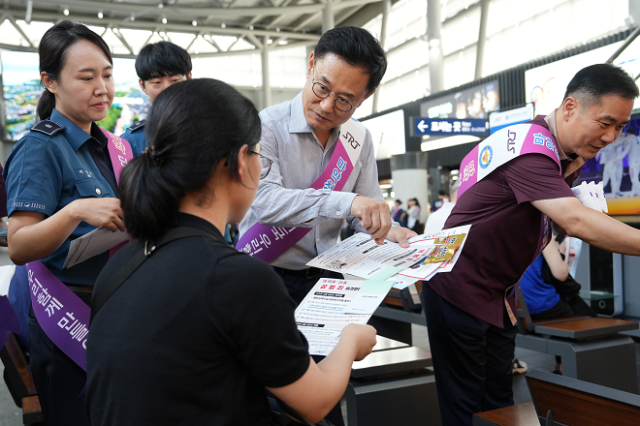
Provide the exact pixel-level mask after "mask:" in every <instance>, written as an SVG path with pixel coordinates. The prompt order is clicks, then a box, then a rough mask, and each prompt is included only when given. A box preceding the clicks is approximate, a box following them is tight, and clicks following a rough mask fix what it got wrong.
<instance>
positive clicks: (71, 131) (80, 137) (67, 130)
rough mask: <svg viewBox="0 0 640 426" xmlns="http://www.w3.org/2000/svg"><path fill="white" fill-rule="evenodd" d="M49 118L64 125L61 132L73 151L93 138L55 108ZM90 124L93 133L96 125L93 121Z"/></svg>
mask: <svg viewBox="0 0 640 426" xmlns="http://www.w3.org/2000/svg"><path fill="white" fill-rule="evenodd" d="M49 120H51V121H53V122H54V123H56V124H59V125H61V126H62V127H64V132H63V133H64V135H65V137H66V139H67V141H68V142H69V145H71V148H73V150H74V151H77V150H78V149H80V147H81V146H82V145H83V144H84V143H85V142H86V141H88V140H89V139H92V138H93V136H92V135H89V134H87V132H85V131H84V130H82V129H81V128H80V127H78V125H77V124H76V123H74V122H73V121H71V120H69V119H68V118H67V117H65V116H64V115H62V114H61V113H60V112H58V110H57V109H55V108H54V109H53V111H52V112H51V117H49ZM91 126H92V127H91V133H92V134H95V131H94V130H95V129H94V128H93V126H96V127H97V125H96V124H95V123H92V124H91Z"/></svg>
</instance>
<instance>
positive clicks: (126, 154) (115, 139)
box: [101, 129, 133, 259]
mask: <svg viewBox="0 0 640 426" xmlns="http://www.w3.org/2000/svg"><path fill="white" fill-rule="evenodd" d="M101 130H102V133H104V135H105V136H106V137H107V139H109V145H108V149H109V158H110V159H111V165H112V166H113V174H114V175H116V183H117V184H118V185H120V175H121V174H122V169H124V166H126V165H127V163H128V162H129V161H131V160H133V152H132V151H131V145H129V142H127V141H126V140H125V139H122V138H121V137H120V136H117V135H114V134H113V133H111V132H108V131H106V130H104V129H101ZM127 242H128V241H123V242H121V243H120V244H118V245H117V246H115V247H113V248H111V249H110V250H109V259H111V258H112V257H113V255H115V254H116V253H117V252H118V250H120V249H121V248H122V247H124V246H125V245H126V244H127Z"/></svg>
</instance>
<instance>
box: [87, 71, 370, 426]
mask: <svg viewBox="0 0 640 426" xmlns="http://www.w3.org/2000/svg"><path fill="white" fill-rule="evenodd" d="M147 124H148V126H147V132H148V133H147V135H148V136H149V146H151V149H149V150H148V151H147V152H145V153H144V154H143V155H142V156H141V157H139V158H138V159H135V160H134V161H132V162H130V163H129V165H127V167H125V169H124V171H123V173H122V180H121V191H120V196H121V203H122V208H123V211H124V216H125V221H126V222H125V224H126V227H127V231H128V232H129V233H130V235H131V236H132V237H133V242H132V243H130V244H128V245H127V246H125V247H124V248H123V249H122V250H120V252H118V254H117V255H116V256H114V257H113V259H112V260H111V261H110V262H109V263H108V264H107V266H106V267H105V269H104V270H103V272H102V273H101V275H100V276H99V278H98V281H97V283H96V292H97V293H99V292H100V289H101V286H104V285H105V282H106V281H107V280H109V278H110V277H111V276H112V275H113V274H115V273H116V272H117V271H118V270H120V268H122V267H123V265H124V264H126V263H127V262H128V260H129V258H131V257H132V256H133V255H135V254H136V253H138V252H139V250H140V249H141V246H142V244H141V243H142V242H149V244H150V245H149V247H151V246H152V245H153V244H154V242H157V241H158V240H159V238H161V237H162V236H163V235H164V234H165V233H166V232H167V231H168V230H170V229H172V228H174V227H176V226H179V227H186V228H190V229H192V230H194V229H195V230H198V232H199V233H200V234H201V235H198V236H191V237H188V238H182V239H179V240H175V241H172V242H169V243H167V244H166V245H163V246H161V247H159V248H158V249H157V250H156V251H154V252H153V253H152V254H151V255H150V256H149V257H148V258H147V260H146V261H145V262H144V263H142V264H141V266H139V267H138V269H136V270H135V272H133V273H132V274H131V275H130V276H129V278H127V279H126V280H125V281H124V283H123V284H122V286H121V287H120V288H118V290H117V291H116V292H115V293H113V295H112V296H111V297H110V298H109V299H108V300H107V302H106V303H105V304H104V305H103V307H102V309H101V310H100V311H99V312H97V313H96V314H95V317H94V318H93V321H92V323H91V333H90V337H89V340H88V346H87V364H88V368H87V370H88V371H87V374H88V389H87V396H86V411H87V415H88V417H89V420H90V423H91V424H92V425H97V426H98V425H99V426H102V425H117V426H126V425H172V426H173V425H193V424H198V425H204V424H206V425H217V426H220V425H269V424H271V423H272V421H273V417H272V413H271V411H270V408H269V404H268V402H267V396H266V390H269V391H270V392H271V393H273V394H274V395H275V396H277V397H278V398H279V399H281V400H282V401H284V402H285V403H286V404H287V405H289V406H290V407H292V408H293V409H294V410H296V411H297V412H298V413H299V414H301V415H302V416H303V417H304V418H305V419H307V420H308V421H311V422H318V421H320V420H321V419H322V418H323V417H324V416H325V415H326V413H328V412H329V410H330V409H331V408H332V407H333V406H335V404H336V403H337V402H338V401H339V400H340V398H341V396H342V395H343V393H344V391H345V389H346V386H347V383H348V380H349V375H350V372H351V365H352V363H353V361H354V360H359V359H362V358H364V357H365V356H366V355H367V354H369V353H370V352H371V349H372V347H373V346H374V344H375V329H374V328H373V327H371V326H368V325H349V326H347V327H346V328H345V329H344V330H343V332H342V337H341V339H340V341H339V343H338V345H337V346H336V348H335V349H334V350H333V352H331V354H330V355H329V356H328V357H327V358H326V359H324V360H323V361H322V362H321V363H319V364H316V363H315V362H314V361H313V360H312V359H311V358H310V356H309V353H308V344H307V341H306V339H305V338H304V336H303V335H302V334H301V333H300V332H299V331H298V330H297V328H296V323H295V319H294V310H295V303H294V302H293V300H292V299H291V298H290V297H289V295H288V294H287V291H286V288H285V287H284V283H283V281H282V279H281V278H280V277H279V276H278V274H276V273H275V272H274V271H273V269H272V268H271V267H270V266H269V265H268V264H266V263H264V262H262V261H261V260H258V259H255V258H252V257H250V256H248V255H246V254H244V253H241V252H237V251H236V250H234V249H233V248H231V247H229V246H228V245H227V244H226V243H225V242H224V239H223V237H222V230H223V229H224V226H225V224H226V223H228V222H239V221H240V220H241V219H242V217H243V216H244V214H245V213H246V212H247V210H248V209H249V206H250V205H251V203H252V201H253V199H254V197H255V194H256V191H257V189H258V183H259V179H260V178H261V177H264V176H266V175H267V174H268V173H269V169H270V163H269V162H268V161H265V160H262V159H261V157H260V154H259V152H260V146H259V143H258V142H259V140H260V133H261V126H260V118H259V116H258V112H257V111H256V110H255V108H254V107H253V105H252V104H251V102H250V101H249V100H247V99H246V98H245V97H243V96H242V95H240V94H239V93H238V92H237V91H236V90H235V89H233V88H232V87H231V86H229V85H227V84H226V83H223V82H220V81H217V80H211V79H198V80H189V81H185V82H181V83H177V84H175V85H173V86H171V87H169V88H167V89H166V90H165V91H164V92H162V93H161V94H160V95H159V96H158V98H157V99H156V101H155V102H154V104H153V106H152V108H151V112H150V114H149V118H148V123H147Z"/></svg>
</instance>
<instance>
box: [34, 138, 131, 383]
mask: <svg viewBox="0 0 640 426" xmlns="http://www.w3.org/2000/svg"><path fill="white" fill-rule="evenodd" d="M102 131H103V133H104V134H105V136H107V138H108V139H109V145H108V149H109V156H110V159H111V164H112V166H113V172H114V174H115V177H116V182H117V183H120V174H121V173H122V169H123V168H124V166H126V165H127V163H128V162H129V160H131V159H132V158H133V154H132V152H131V146H130V145H129V142H127V141H126V140H124V139H122V138H120V137H118V136H116V135H114V134H112V133H110V132H108V131H106V130H104V129H102ZM124 244H125V243H123V244H119V245H118V246H116V247H114V248H112V249H111V250H110V251H109V257H111V256H112V255H113V254H114V253H115V251H117V250H118V249H119V248H120V247H122V246H123V245H124ZM27 271H28V278H29V289H30V290H31V306H32V307H33V312H34V313H35V315H36V318H37V320H38V323H39V324H40V327H42V330H44V332H45V333H46V335H47V337H49V339H51V341H52V342H53V343H54V344H55V345H56V346H57V347H58V348H60V350H62V352H64V353H65V354H66V355H67V356H68V357H69V358H71V359H72V360H73V361H74V362H75V363H76V364H78V365H79V366H80V367H81V368H82V369H83V370H85V371H86V370H87V351H86V349H87V346H86V345H87V336H88V335H89V320H90V318H91V309H90V308H89V307H88V306H87V305H86V304H85V303H84V302H83V301H82V300H81V299H80V298H79V297H78V296H77V295H76V294H75V293H74V292H73V291H71V290H70V289H69V288H68V287H67V286H66V285H64V284H63V283H62V281H60V280H59V279H58V278H57V277H56V276H55V275H53V273H52V272H51V271H49V270H48V269H47V268H46V267H45V266H44V265H43V264H42V262H41V261H39V260H36V261H34V262H29V263H28V264H27Z"/></svg>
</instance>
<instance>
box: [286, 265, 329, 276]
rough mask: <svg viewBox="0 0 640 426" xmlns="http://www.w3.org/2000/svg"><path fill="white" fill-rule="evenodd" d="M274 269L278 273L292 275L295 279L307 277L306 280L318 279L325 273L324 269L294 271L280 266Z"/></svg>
mask: <svg viewBox="0 0 640 426" xmlns="http://www.w3.org/2000/svg"><path fill="white" fill-rule="evenodd" d="M273 269H275V270H276V272H278V273H281V274H286V275H292V276H294V277H305V278H313V277H317V276H318V275H320V274H322V272H323V271H324V269H320V268H309V269H299V270H293V269H285V268H280V267H278V266H274V267H273Z"/></svg>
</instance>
